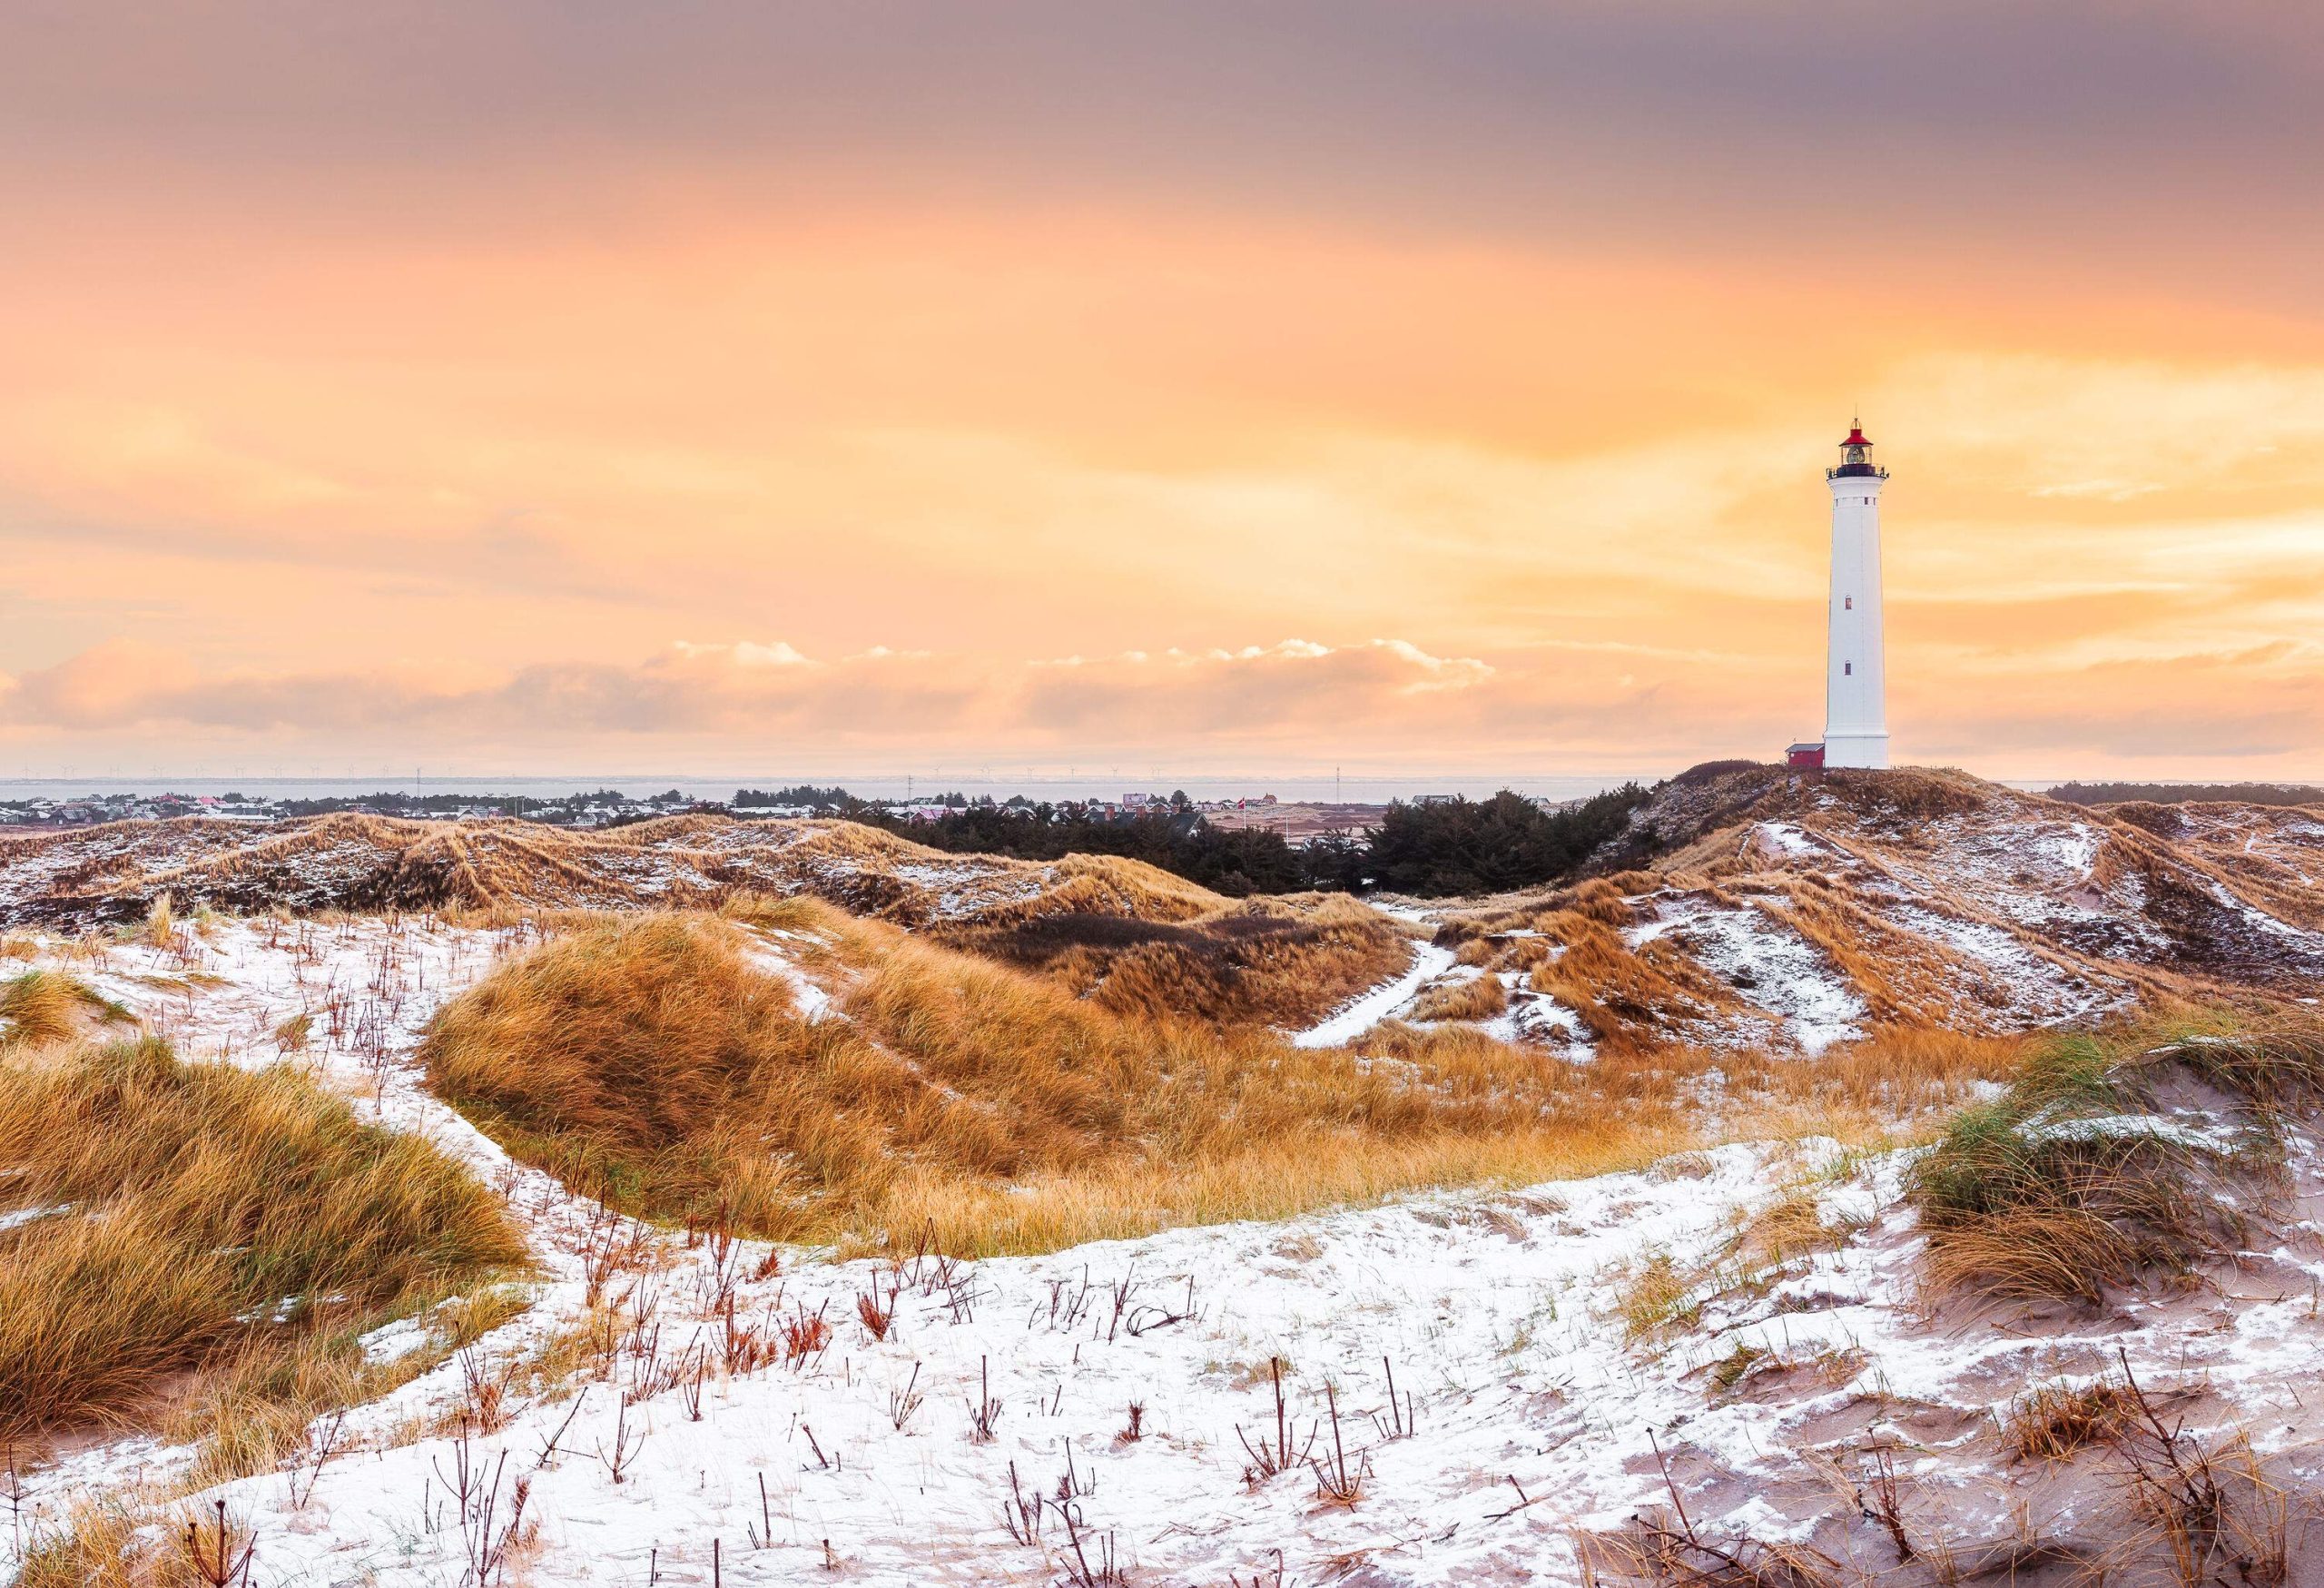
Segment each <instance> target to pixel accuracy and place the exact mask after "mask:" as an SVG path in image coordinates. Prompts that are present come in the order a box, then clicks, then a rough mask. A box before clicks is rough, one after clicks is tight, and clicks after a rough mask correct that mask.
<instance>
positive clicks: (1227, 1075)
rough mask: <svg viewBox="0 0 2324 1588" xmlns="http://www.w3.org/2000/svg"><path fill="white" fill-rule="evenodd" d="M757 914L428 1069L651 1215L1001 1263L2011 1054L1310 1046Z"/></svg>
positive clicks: (519, 998) (1492, 1171)
mask: <svg viewBox="0 0 2324 1588" xmlns="http://www.w3.org/2000/svg"><path fill="white" fill-rule="evenodd" d="M732 914H733V917H734V919H727V918H721V917H714V916H704V915H699V914H684V913H665V914H657V915H644V916H635V917H630V918H625V919H621V920H616V921H612V922H600V923H598V924H596V925H594V926H589V927H586V928H584V929H582V930H580V931H577V932H574V933H572V934H570V935H568V936H567V937H566V938H564V939H562V940H561V941H559V942H554V943H551V944H549V945H547V946H546V947H544V948H542V949H539V950H537V951H536V952H534V953H532V954H531V955H529V956H527V958H525V959H522V960H520V961H517V962H512V963H511V964H510V965H508V966H507V967H505V968H503V969H502V970H501V971H499V972H496V973H495V974H494V975H493V976H492V977H491V978H490V979H488V980H487V981H485V982H483V983H481V984H479V985H478V987H477V988H475V989H473V990H472V991H469V992H468V993H467V994H465V995H463V996H462V997H461V998H459V999H458V1000H456V1001H454V1002H453V1003H452V1004H450V1005H449V1006H448V1007H447V1008H446V1010H445V1011H443V1013H442V1014H441V1015H440V1016H439V1017H438V1020H437V1021H436V1023H435V1025H434V1027H433V1028H432V1029H431V1031H430V1033H429V1035H428V1040H427V1041H426V1043H425V1045H424V1047H423V1049H422V1054H423V1057H424V1058H425V1060H426V1061H427V1063H428V1070H429V1074H430V1078H431V1080H433V1081H434V1083H435V1085H436V1086H437V1088H438V1090H440V1091H441V1092H442V1093H443V1094H444V1095H445V1096H446V1097H448V1099H450V1100H453V1101H454V1102H455V1103H456V1104H457V1105H458V1106H459V1107H460V1108H462V1109H463V1110H466V1111H467V1112H468V1113H469V1115H470V1116H471V1117H472V1118H474V1119H477V1120H478V1122H479V1123H480V1124H482V1125H483V1126H484V1127H485V1128H486V1129H487V1130H489V1131H491V1132H492V1133H493V1134H494V1135H495V1136H496V1137H497V1139H500V1140H501V1141H503V1142H504V1143H505V1144H507V1146H508V1147H509V1148H510V1149H511V1150H512V1151H514V1152H516V1153H517V1155H518V1156H520V1157H523V1158H526V1159H528V1160H529V1161H533V1162H537V1163H539V1164H542V1165H544V1166H545V1167H547V1168H549V1169H552V1170H553V1171H554V1172H556V1173H558V1174H559V1175H561V1176H563V1177H564V1178H566V1179H567V1180H568V1181H570V1182H572V1183H574V1184H576V1185H577V1186H579V1187H581V1188H582V1189H586V1190H589V1191H592V1192H602V1193H604V1194H605V1195H606V1196H607V1197H608V1198H610V1199H611V1200H613V1201H614V1202H615V1203H616V1204H618V1205H620V1206H622V1207H625V1208H629V1209H631V1210H633V1211H636V1212H640V1213H645V1214H648V1215H651V1216H655V1217H659V1218H667V1219H673V1220H677V1219H687V1220H694V1221H706V1220H710V1219H714V1218H720V1217H724V1218H730V1219H732V1220H733V1221H734V1222H735V1223H736V1224H737V1225H738V1227H740V1228H744V1229H747V1230H749V1231H751V1232H752V1233H754V1234H758V1235H762V1236H766V1237H769V1238H783V1239H797V1240H807V1241H818V1242H834V1243H837V1244H839V1245H840V1246H842V1248H845V1249H848V1250H870V1249H881V1248H886V1247H890V1246H892V1245H897V1244H901V1245H904V1246H911V1245H912V1244H914V1243H915V1242H917V1241H918V1240H919V1239H920V1238H921V1236H922V1234H923V1232H924V1231H931V1230H932V1232H933V1238H935V1239H936V1240H937V1241H938V1242H939V1243H940V1244H941V1245H942V1246H944V1247H945V1248H948V1249H951V1250H956V1251H963V1252H977V1253H985V1252H999V1251H1031V1250H1049V1249H1054V1248H1058V1247H1061V1246H1066V1245H1070V1244H1073V1243H1076V1242H1078V1241H1083V1240H1089V1239H1097V1238H1114V1237H1123V1236H1129V1235H1136V1234H1142V1233H1146V1232H1147V1231H1150V1230H1153V1229H1156V1228H1163V1227H1166V1226H1168V1225H1173V1224H1181V1223H1198V1222H1208V1221H1215V1220H1222V1219H1229V1218H1280V1217H1284V1216H1287V1215H1289V1214H1293V1213H1295V1212H1299V1211H1302V1210H1305V1209H1309V1208H1317V1207H1324V1206H1331V1205H1336V1204H1342V1203H1347V1202H1354V1201H1365V1200H1371V1199H1374V1198H1379V1197H1382V1196H1385V1195H1390V1194H1393V1193H1395V1192H1399V1191H1404V1190H1409V1189H1418V1188H1422V1187H1427V1186H1436V1185H1448V1184H1480V1183H1482V1184H1517V1183H1523V1182H1526V1181H1531V1180H1539V1179H1552V1178H1558V1177H1563V1176H1571V1175H1581V1174H1591V1173H1599V1172H1604V1171H1607V1170H1610V1169H1621V1168H1629V1167H1636V1166H1638V1165H1640V1164H1643V1163H1645V1162H1647V1161H1649V1160H1650V1159H1653V1158H1656V1157H1659V1156H1660V1155H1663V1154H1665V1153H1668V1152H1670V1151H1674V1150H1677V1149H1680V1148H1684V1147H1688V1146H1692V1145H1696V1144H1697V1143H1698V1142H1699V1141H1700V1140H1701V1139H1704V1134H1705V1130H1706V1128H1707V1127H1716V1125H1717V1121H1715V1120H1711V1119H1707V1118H1706V1117H1705V1116H1704V1113H1703V1110H1702V1109H1701V1107H1700V1103H1699V1095H1700V1094H1699V1084H1698V1083H1699V1081H1700V1080H1701V1079H1702V1078H1703V1077H1704V1076H1705V1075H1706V1074H1707V1073H1708V1072H1709V1071H1710V1070H1713V1069H1714V1068H1717V1069H1718V1070H1720V1071H1721V1073H1722V1074H1723V1075H1725V1076H1726V1077H1727V1078H1728V1086H1729V1087H1730V1089H1732V1090H1735V1091H1736V1092H1738V1094H1744V1095H1749V1096H1752V1097H1754V1098H1755V1099H1756V1102H1755V1104H1754V1107H1753V1109H1752V1110H1751V1111H1750V1113H1749V1119H1748V1123H1749V1124H1750V1125H1752V1126H1753V1127H1755V1128H1761V1129H1764V1128H1768V1127H1769V1126H1775V1125H1781V1124H1783V1123H1787V1122H1790V1121H1794V1120H1796V1121H1797V1122H1799V1123H1801V1124H1802V1125H1803V1126H1810V1125H1812V1126H1813V1127H1815V1128H1819V1129H1828V1128H1830V1127H1831V1126H1832V1125H1833V1123H1834V1121H1835V1119H1836V1117H1837V1115H1838V1114H1839V1113H1841V1112H1842V1111H1843V1110H1848V1109H1853V1110H1856V1112H1857V1113H1859V1114H1860V1115H1861V1116H1863V1118H1864V1119H1866V1120H1870V1119H1873V1118H1874V1116H1875V1115H1876V1114H1877V1113H1879V1112H1880V1110H1882V1108H1883V1106H1884V1104H1894V1105H1899V1106H1903V1107H1905V1108H1906V1109H1907V1110H1909V1109H1911V1108H1912V1107H1914V1106H1915V1105H1916V1104H1925V1103H1926V1102H1927V1101H1928V1100H1930V1099H1931V1098H1932V1097H1935V1096H1945V1097H1950V1096H1953V1095H1955V1092H1956V1091H1957V1090H1958V1089H1959V1088H1961V1087H1963V1086H1965V1084H1966V1082H1967V1080H1969V1079H1970V1078H1971V1077H1972V1076H1973V1075H1975V1076H1983V1075H1984V1074H1986V1073H1988V1072H1989V1071H1990V1070H1991V1068H1992V1066H1993V1054H1992V1053H1991V1052H1990V1051H1989V1050H1984V1049H1981V1048H1975V1047H1972V1046H1965V1045H1962V1044H1954V1045H1951V1046H1949V1047H1941V1045H1935V1044H1933V1045H1932V1046H1931V1048H1930V1050H1929V1051H1928V1053H1926V1054H1925V1055H1923V1059H1924V1061H1925V1062H1924V1071H1925V1072H1924V1073H1921V1074H1919V1075H1917V1076H1916V1075H1914V1074H1910V1073H1903V1072H1900V1070H1899V1067H1898V1066H1897V1064H1896V1062H1894V1061H1893V1060H1890V1059H1887V1058H1884V1057H1883V1056H1882V1055H1881V1054H1880V1053H1879V1052H1878V1051H1872V1052H1869V1053H1867V1054H1862V1055H1842V1056H1839V1057H1837V1058H1836V1059H1835V1060H1833V1063H1832V1065H1831V1067H1830V1069H1829V1070H1828V1071H1827V1072H1825V1073H1824V1074H1823V1075H1821V1076H1820V1077H1818V1078H1817V1079H1815V1080H1811V1079H1810V1078H1809V1077H1807V1076H1806V1075H1803V1074H1800V1073H1798V1072H1799V1071H1803V1070H1807V1069H1809V1068H1810V1067H1807V1066H1798V1065H1785V1064H1782V1063H1780V1062H1775V1061H1767V1060H1752V1059H1749V1058H1738V1056H1737V1055H1734V1054H1731V1053H1730V1054H1709V1053H1689V1052H1676V1053H1672V1052H1662V1053H1657V1054H1652V1055H1646V1054H1630V1053H1620V1052H1617V1053H1610V1054H1607V1055H1605V1056H1602V1057H1601V1058H1600V1060H1599V1061H1598V1062H1596V1063H1594V1064H1591V1065H1588V1066H1578V1065H1570V1064H1565V1063H1561V1062H1558V1061H1555V1060H1548V1059H1545V1057H1544V1056H1543V1055H1541V1053H1540V1052H1538V1051H1535V1050H1526V1049H1522V1048H1519V1047H1515V1046H1512V1045H1510V1044H1507V1043H1503V1042H1499V1041H1493V1040H1492V1039H1491V1038H1489V1037H1487V1036H1486V1035H1484V1033H1482V1031H1478V1030H1477V1029H1476V1028H1474V1027H1469V1026H1443V1027H1438V1028H1435V1029H1433V1030H1428V1031H1423V1030H1421V1029H1419V1028H1415V1027H1411V1026H1402V1025H1393V1024H1392V1025H1390V1026H1387V1027H1384V1028H1382V1029H1381V1030H1380V1031H1376V1032H1374V1034H1373V1035H1372V1036H1370V1037H1369V1038H1367V1039H1366V1040H1365V1041H1364V1044H1363V1050H1362V1052H1361V1053H1349V1052H1346V1051H1343V1050H1332V1049H1323V1050H1311V1049H1297V1048H1293V1047H1291V1046H1289V1045H1288V1044H1286V1043H1285V1042H1284V1041H1281V1040H1280V1039H1278V1038H1276V1037H1275V1036H1274V1035H1273V1034H1271V1033H1269V1032H1266V1031H1258V1030H1253V1029H1250V1028H1246V1027H1235V1028H1221V1027H1218V1026H1216V1025H1214V1024H1211V1023H1209V1022H1207V1021H1185V1020H1176V1019H1170V1018H1167V1017H1155V1016H1152V1015H1150V1014H1147V1013H1144V1012H1137V1013H1123V1012H1118V1011H1114V1010H1111V1009H1108V1008H1107V1007H1105V1006H1104V1004H1103V1003H1102V1002H1100V1001H1098V1000H1094V999H1079V998H1076V997H1074V996H1073V995H1072V993H1071V991H1069V989H1068V988H1067V987H1065V986H1062V985H1060V984H1059V982H1058V981H1056V980H1055V979H1053V978H1051V977H1049V976H1046V975H1040V974H1032V973H1028V972H1021V971H1018V970H1013V969H1011V968H1009V967H1008V966H1005V965H1000V964H996V963H991V962H987V961H984V960H982V959H979V958H975V957H971V956H970V955H967V954H963V953H960V952H952V951H950V950H948V949H946V948H943V947H940V946H938V945H934V944H931V943H930V942H926V941H924V940H921V939H916V938H913V937H911V936H908V935H906V934H905V933H903V932H900V931H897V930H896V929H894V928H892V927H891V926H888V925H886V924H885V923H883V922H867V921H863V920H860V919H857V918H853V917H851V916H848V915H847V914H845V913H844V912H840V911H838V910H835V909H832V908H831V907H830V906H827V905H824V904H822V903H819V902H814V901H812V900H796V899H794V900H791V901H786V902H781V903H779V904H766V903H763V902H759V903H752V904H747V905H743V906H740V907H738V908H736V909H735V910H734V912H732ZM753 928H756V929H767V930H774V931H780V932H784V933H787V934H788V936H787V938H786V939H785V940H784V942H783V946H784V948H785V950H786V952H791V953H793V954H795V955H803V956H804V958H805V959H806V961H807V962H808V966H809V969H811V970H812V971H813V972H815V973H816V974H817V975H819V976H822V977H823V978H824V979H825V980H827V981H830V982H831V983H832V985H833V986H834V987H835V988H837V989H838V995H837V1004H836V1012H835V1013H833V1014H832V1015H830V1016H827V1017H825V1018H819V1019H818V1018H810V1017H809V1016H808V1014H806V1013H805V1012H803V1011H802V1010H801V1009H800V1008H799V1006H798V1004H797V1002H796V1001H795V1000H794V998H793V994H792V991H791V990H790V988H789V987H788V985H786V983H785V982H783V981H781V980H778V979H777V978H775V977H774V976H773V975H770V974H768V973H766V972H764V971H763V970H762V969H761V968H758V967H757V966H755V965H754V964H753V948H754V940H753V936H752V930H753ZM1384 1060H1386V1061H1385V1062H1384ZM1907 1068H1908V1067H1907ZM1827 1094H1828V1095H1827ZM1880 1128H1881V1129H1886V1126H1885V1124H1884V1125H1883V1126H1881V1127H1880Z"/></svg>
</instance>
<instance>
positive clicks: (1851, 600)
mask: <svg viewBox="0 0 2324 1588" xmlns="http://www.w3.org/2000/svg"><path fill="white" fill-rule="evenodd" d="M1840 605H1841V606H1842V607H1846V609H1847V610H1848V611H1850V612H1853V611H1855V610H1856V597H1854V596H1843V597H1840Z"/></svg>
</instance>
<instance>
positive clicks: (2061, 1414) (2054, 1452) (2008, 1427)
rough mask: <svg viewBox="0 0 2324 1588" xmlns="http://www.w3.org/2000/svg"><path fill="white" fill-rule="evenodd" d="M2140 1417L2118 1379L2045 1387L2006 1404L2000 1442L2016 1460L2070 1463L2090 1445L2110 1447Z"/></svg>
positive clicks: (2133, 1398) (2133, 1397) (2135, 1398)
mask: <svg viewBox="0 0 2324 1588" xmlns="http://www.w3.org/2000/svg"><path fill="white" fill-rule="evenodd" d="M2139 1417H2140V1408H2139V1399H2138V1396H2136V1395H2135V1394H2133V1393H2132V1390H2131V1386H2129V1385H2127V1384H2125V1383H2123V1382H2122V1381H2121V1380H2119V1379H2111V1378H2100V1379H2094V1380H2093V1381H2092V1382H2091V1383H2089V1384H2085V1385H2082V1386H2073V1385H2068V1384H2047V1385H2043V1386H2039V1387H2038V1388H2035V1389H2033V1390H2030V1391H2028V1392H2027V1393H2026V1394H2024V1395H2023V1396H2019V1397H2018V1398H2017V1399H2016V1400H2015V1401H2013V1402H2012V1403H2011V1404H2010V1406H2009V1409H2008V1411H2007V1412H2005V1413H2004V1414H2003V1416H2002V1418H2001V1432H2002V1443H2004V1445H2007V1446H2008V1447H2009V1449H2010V1451H2011V1453H2012V1454H2013V1455H2015V1456H2016V1457H2017V1459H2018V1460H2020V1461H2052V1462H2054V1461H2071V1460H2073V1458H2074V1456H2075V1455H2079V1454H2080V1453H2081V1452H2083V1451H2084V1450H2087V1449H2089V1448H2090V1447H2091V1446H2093V1445H2112V1444H2115V1443H2116V1442H2118V1441H2119V1440H2120V1439H2121V1438H2122V1435H2124V1434H2125V1433H2126V1432H2127V1431H2129V1430H2130V1429H2131V1428H2132V1426H2134V1425H2136V1424H2137V1422H2138V1421H2139Z"/></svg>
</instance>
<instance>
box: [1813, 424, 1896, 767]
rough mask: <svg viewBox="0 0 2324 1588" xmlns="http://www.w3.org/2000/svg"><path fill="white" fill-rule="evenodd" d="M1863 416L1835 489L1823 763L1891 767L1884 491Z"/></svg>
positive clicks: (1831, 473) (1831, 472)
mask: <svg viewBox="0 0 2324 1588" xmlns="http://www.w3.org/2000/svg"><path fill="white" fill-rule="evenodd" d="M1871 457H1872V443H1871V442H1870V441H1867V440H1866V439H1865V437H1864V426H1863V424H1862V422H1861V421H1859V422H1858V423H1856V424H1855V425H1853V426H1851V427H1850V428H1849V430H1848V435H1847V439H1846V440H1845V441H1842V442H1841V443H1840V466H1839V467H1838V468H1837V469H1826V470H1825V471H1824V479H1825V483H1827V485H1829V486H1830V487H1831V488H1832V606H1831V612H1830V617H1829V623H1830V626H1829V630H1828V632H1829V635H1830V648H1829V650H1828V651H1827V653H1826V656H1825V680H1824V764H1825V765H1827V766H1886V765H1887V764H1888V705H1887V676H1886V667H1885V666H1883V658H1882V640H1883V636H1882V633H1881V626H1880V488H1881V487H1882V486H1884V485H1886V483H1887V482H1888V471H1887V470H1886V469H1878V468H1875V467H1874V466H1873V463H1872V460H1871Z"/></svg>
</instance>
